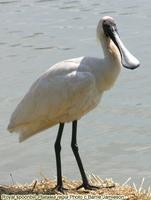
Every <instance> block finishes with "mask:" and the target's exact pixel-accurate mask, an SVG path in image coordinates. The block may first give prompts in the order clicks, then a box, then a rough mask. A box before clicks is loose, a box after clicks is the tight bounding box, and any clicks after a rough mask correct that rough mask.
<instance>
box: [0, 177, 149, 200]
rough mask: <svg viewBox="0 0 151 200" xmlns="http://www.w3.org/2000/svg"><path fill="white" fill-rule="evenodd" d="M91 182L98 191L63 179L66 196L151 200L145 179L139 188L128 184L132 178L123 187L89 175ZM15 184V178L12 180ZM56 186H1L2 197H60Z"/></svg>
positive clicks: (52, 183) (49, 182)
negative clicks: (34, 195)
mask: <svg viewBox="0 0 151 200" xmlns="http://www.w3.org/2000/svg"><path fill="white" fill-rule="evenodd" d="M89 181H90V183H91V184H93V185H96V186H100V189H98V190H93V191H92V190H84V189H80V190H78V191H77V190H76V189H75V188H76V187H78V186H79V185H80V184H81V181H70V180H68V179H67V178H65V177H64V178H63V182H64V186H65V187H66V188H68V191H67V193H66V194H72V195H124V196H125V199H127V200H151V191H150V187H149V188H148V190H144V189H143V183H144V179H142V182H141V184H140V186H139V187H138V188H137V187H136V185H135V184H132V185H131V186H130V185H129V184H128V183H129V182H130V178H129V179H128V180H127V181H125V183H123V184H122V185H120V184H118V183H114V182H113V180H112V179H106V180H102V179H101V178H100V177H98V176H94V175H93V174H92V175H89ZM12 182H13V178H12ZM55 185H56V181H55V180H51V179H47V178H44V179H43V180H41V181H37V180H35V181H33V183H31V184H24V185H21V184H12V185H0V195H2V194H9V195H11V194H21V195H26V194H47V195H58V194H60V193H59V192H57V191H55V190H53V188H54V187H55Z"/></svg>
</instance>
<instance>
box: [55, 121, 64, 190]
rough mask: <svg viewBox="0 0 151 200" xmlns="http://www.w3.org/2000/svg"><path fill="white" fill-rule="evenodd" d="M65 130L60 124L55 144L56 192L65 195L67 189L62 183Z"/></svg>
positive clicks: (62, 124)
mask: <svg viewBox="0 0 151 200" xmlns="http://www.w3.org/2000/svg"><path fill="white" fill-rule="evenodd" d="M63 128H64V123H60V125H59V130H58V135H57V138H56V142H55V145H54V147H55V154H56V166H57V185H56V187H55V190H58V191H60V192H62V193H64V190H66V189H65V188H63V183H62V171H61V155H60V153H61V144H60V142H61V138H62V133H63Z"/></svg>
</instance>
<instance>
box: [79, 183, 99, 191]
mask: <svg viewBox="0 0 151 200" xmlns="http://www.w3.org/2000/svg"><path fill="white" fill-rule="evenodd" d="M81 188H84V189H85V190H97V189H99V187H97V186H94V185H90V184H89V183H82V184H81V185H80V186H79V187H77V188H76V190H79V189H81Z"/></svg>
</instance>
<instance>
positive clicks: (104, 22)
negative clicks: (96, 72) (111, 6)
mask: <svg viewBox="0 0 151 200" xmlns="http://www.w3.org/2000/svg"><path fill="white" fill-rule="evenodd" d="M97 37H98V39H99V40H100V42H101V43H102V45H103V48H104V45H106V48H109V47H111V46H112V47H113V46H114V47H115V46H116V47H115V48H114V47H113V48H114V49H115V52H116V53H117V54H119V55H120V57H121V64H122V65H123V67H125V68H128V69H135V68H137V67H138V66H139V65H140V63H139V61H138V60H137V59H136V58H135V57H134V56H133V55H132V54H131V53H130V52H129V51H128V50H127V48H126V47H125V46H124V44H123V42H122V41H121V39H120V37H119V34H118V31H117V26H116V23H115V21H114V19H113V18H112V17H109V16H105V17H103V18H102V19H101V20H100V21H99V23H98V26H97ZM107 50H109V49H107Z"/></svg>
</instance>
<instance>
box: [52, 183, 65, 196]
mask: <svg viewBox="0 0 151 200" xmlns="http://www.w3.org/2000/svg"><path fill="white" fill-rule="evenodd" d="M67 190H68V189H67V188H64V187H63V186H60V185H56V187H55V188H53V191H58V192H61V193H63V194H64V193H65V192H66V191H67Z"/></svg>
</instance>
